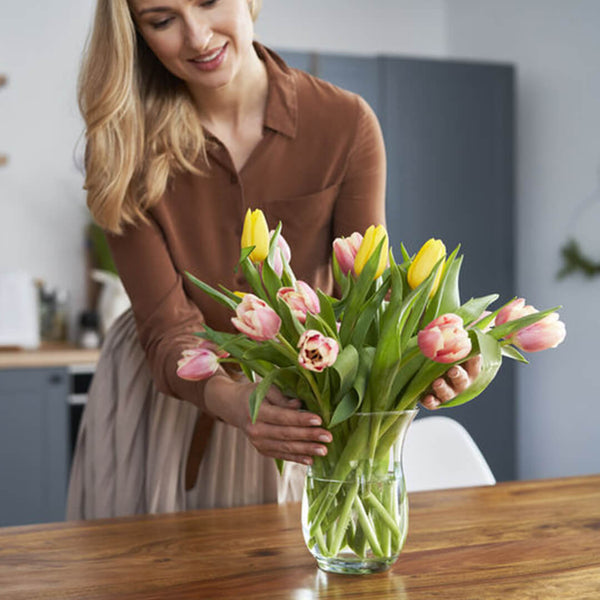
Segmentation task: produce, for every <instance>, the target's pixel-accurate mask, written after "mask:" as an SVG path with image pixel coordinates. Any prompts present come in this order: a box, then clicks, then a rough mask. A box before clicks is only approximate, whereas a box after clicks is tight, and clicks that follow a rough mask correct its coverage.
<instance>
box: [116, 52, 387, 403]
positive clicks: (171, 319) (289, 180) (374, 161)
mask: <svg viewBox="0 0 600 600" xmlns="http://www.w3.org/2000/svg"><path fill="white" fill-rule="evenodd" d="M255 48H256V51H257V53H258V54H259V56H260V58H261V59H262V60H263V61H264V62H265V65H266V68H267V73H268V80H269V88H268V97H267V105H266V109H265V118H264V136H263V138H262V140H261V141H260V142H259V144H258V146H257V147H256V148H255V149H254V151H253V153H252V154H251V156H250V158H249V159H248V161H247V162H246V164H245V165H244V166H243V168H242V170H241V171H240V172H239V173H238V172H237V171H236V169H235V167H234V166H233V163H232V161H231V158H230V156H229V153H228V152H227V149H226V148H225V146H223V144H222V143H221V142H220V141H219V140H218V139H216V138H214V137H212V136H208V138H207V139H208V157H209V161H210V174H209V176H196V175H191V174H183V175H178V176H176V178H175V179H174V181H173V185H172V187H170V188H169V192H168V193H167V194H166V195H165V197H164V198H163V199H162V201H161V202H160V203H158V204H157V205H156V206H154V207H153V208H152V209H151V210H150V211H149V217H150V223H149V224H140V225H137V226H130V227H128V228H127V229H126V231H125V232H124V233H123V234H122V235H119V236H116V235H108V236H107V237H108V240H109V244H110V247H111V251H112V254H113V257H114V260H115V263H116V265H117V268H118V270H119V273H120V275H121V278H122V280H123V283H124V285H125V288H126V290H127V293H128V294H129V297H130V298H131V302H132V308H133V312H134V315H135V319H136V323H137V329H138V333H139V337H140V340H141V343H142V346H143V348H144V350H145V352H146V355H147V357H148V360H149V363H150V366H151V369H152V373H153V377H154V381H155V384H156V386H157V387H158V389H159V390H160V391H162V392H164V393H167V394H169V395H171V396H175V397H177V398H180V399H184V400H190V401H193V402H194V403H196V404H198V403H199V401H200V395H201V393H202V389H203V385H202V384H201V383H194V382H189V381H184V380H182V379H180V378H179V377H178V376H177V374H176V372H175V371H176V365H177V360H178V359H179V358H180V355H181V352H182V351H183V350H184V349H186V348H189V347H191V346H193V345H195V344H196V343H197V339H196V338H194V337H192V335H191V334H192V333H193V332H195V331H198V330H199V329H200V327H201V324H202V322H203V321H206V323H208V324H209V325H210V326H211V327H213V328H215V329H219V330H229V331H232V330H233V326H232V325H231V322H230V318H231V316H233V315H232V313H231V311H229V310H228V309H226V308H225V307H223V306H222V305H221V304H219V303H217V302H215V301H214V300H213V299H211V298H210V297H208V296H207V295H206V294H205V293H204V292H203V291H201V290H200V289H199V288H197V287H196V286H194V285H193V284H192V283H191V282H190V281H189V280H188V279H187V278H186V277H185V275H184V273H185V271H189V272H190V273H192V274H193V275H195V276H196V277H198V278H199V279H202V280H203V281H205V282H207V283H209V284H210V285H212V286H214V287H218V285H219V284H223V285H225V286H226V287H227V288H229V289H231V290H242V291H243V290H248V289H249V288H248V287H247V285H246V284H245V282H244V279H243V276H242V275H241V272H238V273H237V274H236V273H234V267H235V265H236V263H237V261H238V259H239V252H240V236H241V233H242V224H243V221H244V215H245V213H246V210H247V209H248V208H252V209H255V208H260V209H262V210H263V212H264V213H265V215H266V217H267V221H268V223H269V226H270V228H272V229H273V228H275V226H276V225H277V223H278V222H279V221H281V222H282V226H283V229H282V234H283V236H284V237H285V239H286V240H287V242H288V243H289V245H290V247H291V250H292V259H291V266H292V268H293V270H294V272H295V273H296V276H297V277H298V278H299V279H302V280H304V281H306V282H308V283H310V284H311V285H313V286H314V287H318V288H321V289H322V290H324V291H326V292H328V293H331V292H332V288H333V281H332V276H331V270H330V257H331V248H332V246H331V245H332V242H333V240H334V238H335V237H338V236H341V235H345V236H347V235H350V234H351V233H352V232H353V231H359V232H361V233H363V232H364V231H365V229H366V228H367V227H368V226H369V225H371V224H380V223H384V221H385V209H384V197H385V151H384V145H383V138H382V134H381V130H380V127H379V124H378V122H377V118H376V117H375V115H374V113H373V111H372V110H371V109H370V107H369V106H368V105H367V103H366V102H365V101H364V100H363V99H362V98H360V97H359V96H357V95H355V94H352V93H350V92H347V91H345V90H341V89H339V88H337V87H335V86H333V85H331V84H329V83H326V82H324V81H321V80H319V79H317V78H315V77H312V76H311V75H308V74H307V73H305V72H303V71H298V70H296V69H291V68H289V67H287V65H286V64H285V63H284V62H283V61H282V60H281V58H280V57H278V56H277V55H276V54H275V53H273V52H272V51H270V50H268V49H266V48H264V47H263V46H261V45H260V44H258V43H255Z"/></svg>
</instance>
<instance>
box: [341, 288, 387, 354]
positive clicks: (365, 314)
mask: <svg viewBox="0 0 600 600" xmlns="http://www.w3.org/2000/svg"><path fill="white" fill-rule="evenodd" d="M388 281H389V277H388V278H387V279H386V280H385V281H384V282H383V283H382V285H381V287H380V288H379V289H378V290H377V292H375V294H373V296H371V298H369V300H368V301H367V302H366V304H365V305H364V306H363V308H362V310H361V311H360V314H359V317H358V319H357V321H356V325H355V326H354V331H353V332H352V337H351V338H350V343H351V344H352V345H354V346H355V347H356V348H361V347H362V346H363V345H364V342H365V338H366V336H367V333H368V331H369V328H370V327H371V325H372V324H373V321H374V319H375V318H376V316H377V312H378V310H379V309H380V308H381V303H382V302H383V299H384V298H385V296H386V294H387V292H388V289H389V284H388Z"/></svg>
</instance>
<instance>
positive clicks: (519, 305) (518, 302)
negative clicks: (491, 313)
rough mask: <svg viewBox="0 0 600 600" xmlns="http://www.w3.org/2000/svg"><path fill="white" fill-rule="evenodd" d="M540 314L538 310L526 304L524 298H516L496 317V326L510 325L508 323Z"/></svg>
mask: <svg viewBox="0 0 600 600" xmlns="http://www.w3.org/2000/svg"><path fill="white" fill-rule="evenodd" d="M536 312H539V311H538V310H537V308H534V307H533V306H530V305H529V304H527V305H526V304H525V299H524V298H516V299H515V300H513V301H512V302H509V303H508V304H507V305H506V306H504V307H503V308H501V309H500V310H499V311H498V314H497V315H496V326H498V325H503V324H504V323H508V321H514V320H515V319H520V318H521V317H527V316H529V315H533V314H534V313H536Z"/></svg>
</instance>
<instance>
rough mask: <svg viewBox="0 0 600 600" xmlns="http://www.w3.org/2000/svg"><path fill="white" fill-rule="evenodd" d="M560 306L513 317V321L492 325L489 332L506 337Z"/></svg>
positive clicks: (495, 336)
mask: <svg viewBox="0 0 600 600" xmlns="http://www.w3.org/2000/svg"><path fill="white" fill-rule="evenodd" d="M559 308H561V307H560V306H555V307H554V308H549V309H548V310H543V311H540V312H537V313H534V314H532V315H527V316H526V317H521V318H520V319H515V320H514V321H508V322H507V323H503V324H502V325H499V326H498V327H494V328H493V329H492V330H491V331H490V332H489V334H490V335H491V336H492V337H493V338H495V339H497V340H499V339H500V338H503V337H507V336H509V335H512V334H513V333H515V332H517V331H519V330H520V329H524V328H525V327H529V326H530V325H533V324H534V323H537V322H538V321H541V320H542V319H544V318H545V317H547V316H548V315H549V314H552V313H553V312H556V311H557V310H558V309H559Z"/></svg>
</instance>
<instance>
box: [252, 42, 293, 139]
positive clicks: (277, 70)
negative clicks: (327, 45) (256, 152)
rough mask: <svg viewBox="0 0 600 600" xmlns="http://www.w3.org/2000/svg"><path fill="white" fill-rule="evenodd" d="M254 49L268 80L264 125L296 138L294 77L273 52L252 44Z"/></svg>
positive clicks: (255, 43) (260, 45) (257, 44)
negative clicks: (265, 70) (263, 65)
mask: <svg viewBox="0 0 600 600" xmlns="http://www.w3.org/2000/svg"><path fill="white" fill-rule="evenodd" d="M254 48H255V49H256V52H257V54H258V56H259V58H260V59H261V60H262V61H263V62H264V63H265V67H266V68H267V76H268V78H269V89H268V92H267V106H266V108H265V122H264V125H265V127H268V128H269V129H273V130H274V131H278V132H279V133H282V134H284V135H286V136H288V137H290V138H292V139H293V138H294V137H295V136H296V125H297V121H298V98H297V94H296V81H295V79H294V75H293V73H292V71H291V70H290V68H289V67H288V66H287V65H286V64H285V62H284V61H283V60H282V58H281V57H280V56H278V55H277V54H276V53H275V52H273V51H272V50H269V49H268V48H265V46H263V45H262V44H259V43H258V42H254Z"/></svg>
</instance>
